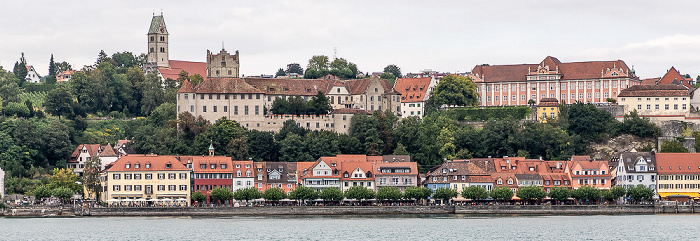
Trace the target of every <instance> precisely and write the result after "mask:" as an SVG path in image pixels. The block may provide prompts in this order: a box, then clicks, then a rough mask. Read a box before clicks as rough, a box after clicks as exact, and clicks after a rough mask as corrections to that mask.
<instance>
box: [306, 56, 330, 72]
mask: <svg viewBox="0 0 700 241" xmlns="http://www.w3.org/2000/svg"><path fill="white" fill-rule="evenodd" d="M329 67H330V62H329V60H328V56H325V55H314V56H313V57H311V59H309V64H308V65H307V66H306V71H309V70H311V69H313V70H316V71H323V70H326V71H327V70H328V69H329Z"/></svg>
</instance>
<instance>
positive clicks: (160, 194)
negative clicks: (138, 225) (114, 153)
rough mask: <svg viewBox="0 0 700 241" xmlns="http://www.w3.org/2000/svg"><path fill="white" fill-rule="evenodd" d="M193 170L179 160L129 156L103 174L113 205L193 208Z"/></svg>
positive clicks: (105, 193) (106, 198)
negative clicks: (191, 183) (191, 186)
mask: <svg viewBox="0 0 700 241" xmlns="http://www.w3.org/2000/svg"><path fill="white" fill-rule="evenodd" d="M190 180H191V170H190V169H188V168H187V167H185V166H184V165H183V164H181V163H180V161H178V159H177V158H175V156H157V155H128V156H123V157H121V158H120V159H119V160H117V161H116V162H114V163H113V164H111V165H109V166H108V167H107V169H105V171H104V172H103V173H102V184H103V185H102V186H103V194H102V195H101V199H102V201H104V202H108V203H110V204H115V203H120V204H130V203H134V204H140V205H187V206H189V205H190V192H191V190H190Z"/></svg>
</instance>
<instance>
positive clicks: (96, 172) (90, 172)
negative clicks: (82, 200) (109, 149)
mask: <svg viewBox="0 0 700 241" xmlns="http://www.w3.org/2000/svg"><path fill="white" fill-rule="evenodd" d="M100 171H102V160H100V157H99V156H93V157H92V158H90V159H89V160H87V161H86V162H85V168H84V169H83V176H82V182H83V185H84V186H85V189H86V190H87V191H88V192H89V193H91V194H94V195H95V196H94V198H95V200H100V196H101V194H102V183H101V182H100ZM86 195H87V193H86ZM86 198H89V197H86Z"/></svg>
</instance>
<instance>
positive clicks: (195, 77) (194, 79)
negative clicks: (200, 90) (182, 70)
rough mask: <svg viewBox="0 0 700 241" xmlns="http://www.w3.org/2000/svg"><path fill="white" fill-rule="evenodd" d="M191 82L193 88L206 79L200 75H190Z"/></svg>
mask: <svg viewBox="0 0 700 241" xmlns="http://www.w3.org/2000/svg"><path fill="white" fill-rule="evenodd" d="M190 81H191V82H192V86H197V85H198V84H199V83H202V81H204V77H203V76H202V75H200V74H193V75H190Z"/></svg>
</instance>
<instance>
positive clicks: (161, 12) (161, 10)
mask: <svg viewBox="0 0 700 241" xmlns="http://www.w3.org/2000/svg"><path fill="white" fill-rule="evenodd" d="M160 16H163V9H162V8H161V9H160Z"/></svg>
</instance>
